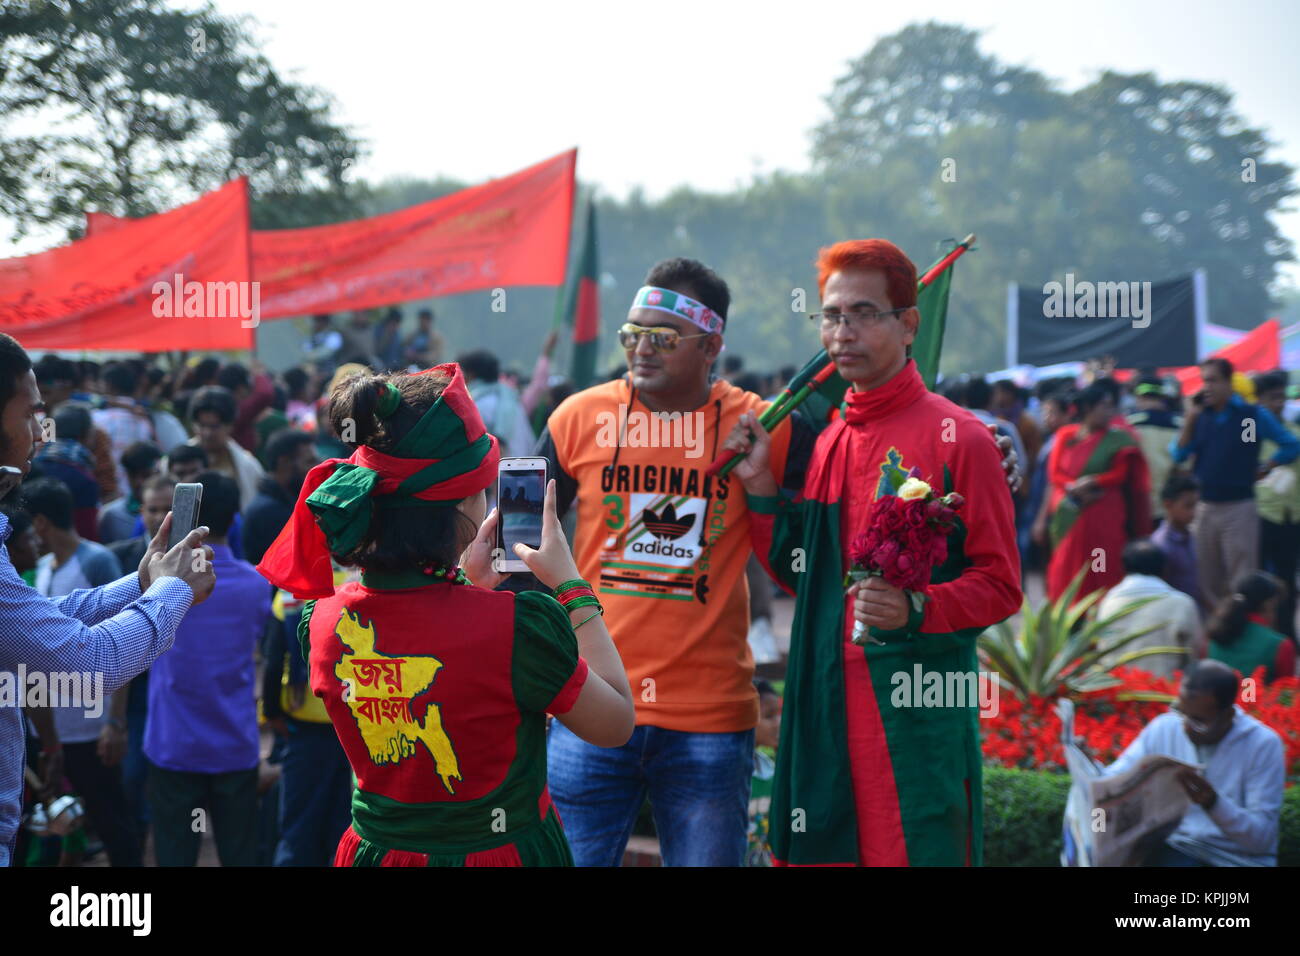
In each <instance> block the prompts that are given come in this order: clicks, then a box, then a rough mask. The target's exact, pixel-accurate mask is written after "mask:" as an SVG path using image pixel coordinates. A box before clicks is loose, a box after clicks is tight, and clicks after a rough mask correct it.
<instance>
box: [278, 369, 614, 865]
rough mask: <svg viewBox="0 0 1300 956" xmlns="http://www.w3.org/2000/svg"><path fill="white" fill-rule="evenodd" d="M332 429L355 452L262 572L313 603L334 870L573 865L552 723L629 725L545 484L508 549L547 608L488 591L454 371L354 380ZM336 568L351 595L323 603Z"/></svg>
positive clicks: (473, 440)
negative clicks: (339, 817)
mask: <svg viewBox="0 0 1300 956" xmlns="http://www.w3.org/2000/svg"><path fill="white" fill-rule="evenodd" d="M329 415H330V420H331V421H332V423H333V424H334V427H335V430H336V431H338V432H339V433H340V434H346V433H348V432H349V431H350V430H349V429H347V426H348V425H349V424H350V425H351V426H352V430H351V431H352V433H353V434H355V436H356V439H357V443H358V444H357V448H356V451H355V453H354V454H353V455H352V456H351V458H349V459H347V460H346V461H345V460H342V459H331V460H329V461H327V462H324V463H323V464H321V465H318V466H317V467H316V468H314V469H312V471H311V473H310V474H309V475H308V478H307V481H306V482H305V483H304V486H303V489H302V492H301V494H300V496H299V500H298V506H297V508H296V509H295V513H294V517H293V518H292V519H291V520H290V522H289V525H288V526H287V527H286V528H285V530H284V531H283V532H282V533H281V535H280V537H279V538H278V539H277V540H276V542H275V543H274V544H273V545H272V546H271V548H270V549H269V550H268V552H267V554H266V557H265V558H264V559H263V561H262V563H261V565H259V568H258V569H259V570H260V571H261V572H262V573H263V575H264V576H266V577H267V578H268V579H269V580H270V581H271V582H272V583H273V584H276V585H277V586H279V587H283V588H285V589H286V590H289V591H291V592H292V593H294V594H295V595H297V596H299V597H302V598H309V599H314V600H311V601H309V603H308V604H307V605H306V606H305V607H304V611H303V616H302V622H303V623H302V625H301V626H300V628H299V638H300V640H301V641H302V642H303V644H304V650H305V652H306V653H307V654H308V659H309V662H310V672H311V677H310V682H311V689H312V692H313V693H315V694H316V695H317V696H319V697H321V698H322V700H323V701H324V703H325V706H326V709H327V710H328V711H329V714H330V718H331V721H332V722H333V724H334V727H335V730H336V732H337V733H338V736H339V740H340V742H341V743H342V745H343V748H344V751H345V752H346V753H347V755H348V759H349V761H350V762H351V764H352V768H353V771H354V772H355V773H356V776H357V781H358V788H357V791H356V792H355V794H354V795H353V801H352V826H351V827H350V828H349V829H348V831H347V832H346V833H344V834H343V838H342V840H341V841H340V843H339V849H338V852H337V854H336V857H335V865H336V866H366V865H385V866H438V865H447V866H528V865H542V866H547V865H550V866H556V865H571V864H572V855H571V853H570V851H569V846H568V842H567V841H566V840H565V838H564V833H563V829H562V827H561V825H560V821H559V816H558V814H557V813H556V811H555V809H554V807H553V806H552V805H551V801H550V795H549V793H548V791H547V789H546V734H545V725H546V714H547V713H551V714H554V715H555V718H556V719H557V720H560V721H563V722H564V724H565V726H567V727H568V728H569V729H570V730H572V731H573V732H574V733H575V734H577V735H578V736H580V737H582V738H583V739H585V740H588V741H590V742H591V743H594V744H596V745H598V746H605V747H614V746H621V745H622V744H624V743H626V742H627V740H628V738H629V737H630V736H631V734H632V730H633V727H634V720H635V716H634V710H633V706H632V696H631V692H630V690H629V689H628V685H627V677H626V674H625V672H624V669H623V664H622V661H621V660H620V659H619V656H618V652H617V651H616V650H615V648H614V644H613V642H612V641H611V640H610V637H609V632H608V630H607V629H606V628H605V624H604V620H603V617H602V615H603V610H602V609H601V607H600V605H599V601H598V600H597V598H596V596H595V594H594V591H593V589H592V588H591V587H590V586H589V585H588V584H587V583H586V582H584V581H581V580H580V579H579V578H578V572H577V568H576V566H575V564H574V561H573V556H572V554H571V553H570V550H569V545H568V542H567V541H566V540H565V538H564V534H563V532H562V530H561V529H560V524H559V520H558V519H557V517H556V514H555V490H554V483H553V482H549V483H547V485H546V491H545V501H544V504H543V508H542V522H541V535H540V539H541V540H540V546H539V547H536V548H533V547H530V546H528V545H526V544H523V543H516V544H515V546H514V548H513V552H514V554H513V557H514V558H515V559H516V560H520V561H522V562H523V563H524V564H525V565H526V566H527V568H528V569H529V570H531V571H532V572H533V573H534V574H535V575H536V576H537V578H538V580H539V581H541V582H542V583H543V584H544V585H546V586H547V587H548V588H551V589H553V590H552V594H544V593H541V592H525V593H521V594H518V595H516V594H511V593H509V592H505V591H494V590H492V588H494V587H495V586H496V585H497V584H499V583H500V581H501V580H502V579H503V578H504V576H505V575H504V574H503V573H501V571H499V570H496V569H495V568H494V566H493V565H494V559H495V560H496V564H497V567H500V565H501V558H502V557H503V555H502V554H501V553H500V552H498V551H497V545H498V541H497V520H498V515H497V512H496V511H495V510H494V511H493V513H492V514H491V515H487V516H486V518H485V517H484V512H485V511H486V508H487V503H486V497H485V489H486V488H487V487H488V486H489V485H490V484H492V482H493V481H494V480H496V478H497V471H498V460H499V455H498V451H497V443H496V439H495V438H493V437H492V436H490V435H488V434H486V432H485V430H484V428H483V423H482V420H481V419H480V417H479V415H478V411H477V409H476V408H475V406H474V404H473V401H472V400H471V399H470V397H469V393H468V391H467V390H466V388H465V383H464V379H463V378H462V376H461V372H460V368H459V367H458V366H457V365H455V364H454V363H449V364H446V365H440V366H437V367H435V368H432V369H429V370H427V371H425V372H421V373H419V374H417V375H382V376H378V375H371V374H362V375H358V376H354V377H353V378H350V379H347V380H345V381H343V382H341V383H340V384H339V385H337V386H336V387H335V389H334V392H333V394H332V395H331V396H330V408H329ZM507 465H508V463H507ZM494 552H496V553H495V554H494ZM331 557H332V558H333V560H334V561H335V562H337V563H339V564H341V565H344V566H358V567H360V568H361V580H360V582H357V583H352V584H345V585H342V586H341V587H340V588H339V589H338V591H335V590H334V588H333V580H332V570H331V562H330V559H331ZM458 559H459V566H458V564H457V560H458Z"/></svg>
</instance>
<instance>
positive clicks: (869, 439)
mask: <svg viewBox="0 0 1300 956" xmlns="http://www.w3.org/2000/svg"><path fill="white" fill-rule="evenodd" d="M818 270H819V282H818V285H819V288H820V291H821V296H822V310H823V311H822V312H821V313H818V314H817V315H815V316H814V317H813V318H814V321H815V324H816V326H817V328H818V329H819V330H820V333H821V340H822V345H823V346H824V347H825V348H826V350H827V352H828V353H829V354H830V356H831V358H832V359H833V360H834V362H835V365H836V370H837V371H838V372H839V373H840V375H842V376H843V377H844V378H845V379H847V380H848V381H849V382H850V383H851V384H852V388H851V389H850V390H849V391H848V392H847V393H845V395H844V404H843V406H842V407H841V416H840V417H839V418H838V419H837V420H835V421H834V422H832V423H831V424H830V425H829V426H828V427H827V428H826V429H825V430H824V431H823V432H822V433H821V435H820V436H819V438H818V440H817V445H816V448H815V450H814V452H813V457H812V461H811V462H810V464H809V467H808V472H807V477H806V480H805V484H804V488H803V493H802V495H800V497H799V498H798V499H796V500H795V501H793V502H792V501H787V500H786V499H785V498H784V497H782V496H780V494H779V492H778V489H777V487H776V483H775V481H774V480H773V479H772V478H771V475H770V471H769V469H768V467H767V448H766V446H767V441H768V439H767V435H766V433H765V432H764V431H763V428H762V426H761V425H759V424H758V421H757V418H756V417H755V416H753V415H747V416H745V417H744V418H742V420H741V423H740V424H739V425H738V426H737V427H736V428H735V429H734V430H733V432H732V434H731V437H729V438H728V440H727V442H726V447H728V448H732V449H735V450H736V451H739V452H748V457H747V458H746V459H745V461H744V462H742V463H741V464H740V466H739V467H737V469H736V474H737V476H738V477H740V479H741V480H742V481H743V482H744V484H745V490H746V493H747V497H748V503H749V508H750V513H751V522H752V523H751V535H752V537H753V539H754V545H755V551H756V552H757V553H758V554H759V556H760V557H761V558H762V559H763V561H764V564H765V565H766V566H767V568H768V571H769V573H771V574H772V576H773V577H774V578H775V579H776V580H777V581H778V583H780V584H782V586H784V587H785V588H786V589H787V590H790V591H792V592H793V593H795V595H796V597H797V603H796V607H795V617H794V626H793V631H792V634H791V646H790V663H789V670H788V672H787V676H786V689H785V692H786V698H785V709H784V711H783V715H782V727H781V745H780V747H779V748H778V750H777V769H776V779H775V781H774V789H773V798H772V811H771V821H772V822H771V843H772V852H773V856H774V859H775V861H776V862H778V863H786V864H795V865H819V864H820V865H849V866H852V865H886V866H891V865H892V866H899V865H904V866H905V865H927V864H928V865H963V864H968V865H969V864H975V865H978V863H979V862H980V858H981V851H982V841H981V827H982V824H981V820H982V815H981V770H980V767H981V757H980V747H979V730H978V713H979V711H977V708H976V703H977V698H982V697H983V696H984V695H982V694H979V693H978V691H977V690H976V687H977V684H978V681H977V676H976V655H975V642H976V638H977V637H978V636H979V634H980V633H981V632H982V631H984V630H985V629H986V628H987V627H989V626H991V625H993V624H995V623H996V622H998V621H1001V620H1003V619H1004V618H1006V617H1008V616H1010V615H1011V614H1013V613H1015V611H1016V610H1017V609H1018V608H1019V606H1020V601H1021V594H1020V583H1019V582H1020V567H1019V556H1018V553H1017V550H1016V538H1015V524H1014V515H1013V509H1012V501H1011V495H1010V494H1009V492H1008V490H1007V485H1006V481H1005V480H1004V478H1003V470H1002V465H1001V462H1000V461H999V453H998V448H997V445H996V444H995V443H994V441H993V439H992V438H991V437H990V435H989V432H988V430H987V429H986V428H985V427H984V425H983V424H981V423H980V421H979V420H978V419H977V418H975V416H974V415H972V414H971V413H970V412H968V411H966V410H965V409H962V408H960V407H958V406H957V405H954V404H953V403H951V402H949V401H948V400H947V399H944V398H941V397H940V396H938V395H935V394H932V393H931V392H929V391H927V390H926V388H925V384H924V382H923V381H922V380H921V377H920V375H919V374H918V372H917V369H916V364H915V362H913V361H912V359H911V357H910V356H909V354H908V349H909V346H910V345H911V343H912V342H913V340H914V339H915V337H916V331H917V325H918V323H919V321H920V315H919V313H918V312H917V310H916V308H915V304H916V269H915V267H914V266H913V265H912V263H911V262H910V261H909V260H908V259H907V257H906V256H905V255H904V254H903V253H902V251H901V250H900V249H898V247H897V246H895V245H893V244H892V243H889V242H886V241H884V240H881V239H868V240H860V241H852V242H843V243H840V244H838V245H835V246H832V247H830V248H828V249H824V250H822V254H821V257H820V259H819V261H818ZM751 432H752V434H753V436H754V437H753V438H752V439H751V437H750V434H749V433H751ZM913 469H916V470H917V471H918V472H919V475H920V477H921V478H922V479H924V480H925V481H927V482H929V483H930V484H931V485H932V486H933V488H934V492H935V493H936V494H939V495H942V494H944V493H947V492H950V491H956V492H960V493H961V494H962V495H963V496H964V497H965V499H966V504H965V507H964V508H963V510H962V511H961V513H960V515H959V517H958V521H957V527H956V530H954V531H953V533H952V535H951V536H950V538H949V555H948V559H947V560H946V561H945V562H944V563H943V564H942V565H940V566H938V567H937V568H935V569H934V571H933V572H932V574H931V577H930V582H929V584H928V586H927V587H926V588H925V589H924V591H923V592H918V593H916V594H911V593H908V592H906V591H903V590H900V589H899V588H896V587H893V586H891V585H889V584H886V583H885V581H884V580H883V579H882V578H879V577H872V578H869V579H867V580H866V581H865V582H864V583H862V584H860V585H859V584H855V585H854V586H853V587H852V588H849V589H848V590H847V593H846V589H845V588H844V584H843V580H844V574H845V572H846V570H847V569H848V568H849V565H850V559H849V555H848V549H849V542H850V541H852V539H853V538H854V537H855V536H856V535H858V534H860V533H862V532H863V531H865V530H866V528H867V522H868V517H869V514H870V512H871V508H872V504H873V502H874V501H875V500H876V499H877V498H878V497H880V496H881V495H885V494H893V493H895V491H897V489H898V481H897V479H898V476H899V475H904V474H905V473H907V472H909V471H912V470H913ZM915 473H916V472H914V474H915ZM855 621H859V622H861V623H862V624H863V625H865V626H866V628H867V632H868V635H869V640H868V642H867V644H866V645H865V646H860V645H858V644H856V643H854V642H853V639H852V632H853V626H854V622H855ZM936 686H937V687H938V688H939V693H937V694H933V693H931V691H932V690H934V689H935V687H936ZM955 691H956V692H957V693H954V692H955ZM950 698H951V699H950ZM956 698H960V699H956ZM979 702H980V703H981V704H983V700H982V699H981V700H980V701H979Z"/></svg>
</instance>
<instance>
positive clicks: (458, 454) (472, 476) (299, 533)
mask: <svg viewBox="0 0 1300 956" xmlns="http://www.w3.org/2000/svg"><path fill="white" fill-rule="evenodd" d="M430 372H441V373H443V374H444V375H446V376H447V377H448V378H449V379H450V380H451V381H450V382H449V383H448V384H447V387H446V388H445V389H443V392H442V394H441V395H440V396H439V397H438V400H437V401H436V402H434V403H433V405H431V406H430V407H429V410H428V411H427V412H425V413H424V415H423V416H422V417H421V418H420V420H419V422H417V423H416V424H415V427H413V428H412V429H411V430H410V431H409V432H407V434H406V435H405V436H404V437H403V438H402V440H401V441H400V442H398V443H397V444H396V445H395V446H394V447H393V450H392V453H391V454H385V453H384V452H381V451H376V450H375V449H373V448H370V447H368V446H366V445H361V446H360V447H358V448H357V450H356V451H355V452H354V453H353V455H352V457H351V458H347V459H344V458H331V459H329V460H328V461H324V462H321V463H320V464H319V465H317V466H316V467H315V468H313V469H312V470H311V471H309V472H307V479H306V480H305V481H304V482H303V485H302V490H301V491H300V492H299V493H298V503H297V505H296V506H295V507H294V510H293V516H292V517H291V518H290V519H289V523H288V524H286V525H285V526H284V529H283V530H282V531H281V532H280V535H279V537H277V538H276V539H275V541H274V542H273V543H272V544H271V547H270V548H268V549H267V551H266V554H265V555H264V556H263V558H262V563H261V564H259V565H258V566H257V570H258V571H259V572H261V574H262V577H264V578H266V579H267V580H268V581H270V582H271V583H272V584H274V585H275V586H276V587H279V588H283V589H284V590H286V591H288V592H289V593H291V594H292V595H293V596H294V597H296V598H300V599H307V598H323V597H329V596H330V595H331V594H333V593H334V572H333V566H332V565H331V563H330V553H331V552H333V553H335V554H345V553H347V552H348V551H351V550H352V549H353V548H355V547H356V546H357V545H358V544H360V543H361V541H362V540H363V539H364V538H365V536H366V532H367V531H369V529H370V520H371V516H372V514H373V513H374V509H375V508H376V507H379V508H385V507H392V506H395V505H397V506H410V505H411V504H413V503H417V502H419V503H428V504H429V505H431V506H434V507H438V506H444V507H452V506H454V505H455V504H456V503H457V502H459V501H461V500H463V499H465V498H468V497H469V496H470V495H472V494H474V493H476V492H479V491H482V490H483V489H484V488H486V487H487V486H488V485H490V484H492V482H493V481H494V480H495V479H496V472H497V462H498V461H499V460H500V457H501V453H500V451H499V449H498V447H497V440H496V438H495V437H494V436H492V435H489V434H488V433H487V429H486V428H484V427H483V419H482V418H481V417H479V413H478V408H477V407H476V406H475V404H474V400H473V399H472V398H470V396H469V390H468V389H467V388H466V387H465V379H464V377H463V376H462V375H461V372H460V366H459V365H457V364H456V363H455V362H449V363H447V364H445V365H437V366H435V367H433V368H431V369H426V370H425V371H423V372H420V373H419V374H421V375H427V374H429V373H430ZM380 388H381V389H382V394H381V395H380V399H379V411H378V414H379V417H380V418H387V417H389V416H390V415H392V414H393V412H395V411H396V410H397V407H398V405H399V404H400V403H401V393H400V392H399V391H398V389H397V387H396V386H395V385H393V384H391V383H387V384H385V385H382V386H380Z"/></svg>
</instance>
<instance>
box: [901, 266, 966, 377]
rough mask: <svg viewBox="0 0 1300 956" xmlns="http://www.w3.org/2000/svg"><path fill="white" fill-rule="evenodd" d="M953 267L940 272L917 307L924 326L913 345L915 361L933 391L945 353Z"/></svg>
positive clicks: (925, 290)
mask: <svg viewBox="0 0 1300 956" xmlns="http://www.w3.org/2000/svg"><path fill="white" fill-rule="evenodd" d="M956 265H957V263H955V262H954V263H952V264H950V265H949V266H948V268H946V269H944V270H943V271H942V272H940V273H939V274H938V275H937V276H935V277H934V279H933V280H932V281H931V282H930V284H929V285H928V286H926V287H925V288H924V289H922V290H921V291H920V292H919V293H917V296H916V307H917V309H918V310H920V313H921V325H920V327H919V328H918V329H917V330H916V341H915V342H913V343H912V358H914V359H916V370H917V371H918V372H920V373H921V378H922V380H923V381H924V382H925V387H926V388H928V389H930V390H931V391H934V380H935V379H936V378H938V377H939V354H940V352H942V351H943V328H944V326H945V325H946V324H947V322H948V290H949V289H950V288H952V270H953V269H954V268H956Z"/></svg>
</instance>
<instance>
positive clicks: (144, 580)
mask: <svg viewBox="0 0 1300 956" xmlns="http://www.w3.org/2000/svg"><path fill="white" fill-rule="evenodd" d="M171 529H172V513H171V512H170V511H169V512H167V517H166V518H163V523H162V525H161V526H160V527H159V528H158V533H157V534H156V535H154V536H153V540H152V541H150V542H149V547H148V549H147V550H146V551H145V553H144V558H143V559H142V560H141V561H140V569H139V575H140V593H141V594H143V593H144V592H145V591H147V590H149V585H151V584H153V582H154V581H157V580H158V579H159V578H168V577H171V578H180V579H181V580H182V581H184V582H185V583H186V584H188V585H189V586H190V590H192V591H193V592H194V603H195V604H202V603H203V602H204V601H205V600H207V598H208V596H209V595H210V594H211V593H212V589H213V588H214V587H216V585H217V573H216V571H215V570H213V568H212V549H211V548H210V547H208V546H207V545H206V544H204V543H203V539H204V538H206V537H207V536H208V529H207V528H206V527H198V528H195V529H194V530H193V531H191V532H190V533H189V534H187V535H186V536H185V537H184V538H183V539H182V540H181V541H180V543H179V544H177V545H176V546H175V547H174V548H172V549H171V550H167V536H168V535H169V534H170V533H171ZM196 551H199V552H201V554H202V560H198V558H199V554H196V553H195V552H196Z"/></svg>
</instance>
